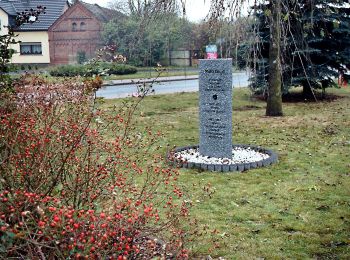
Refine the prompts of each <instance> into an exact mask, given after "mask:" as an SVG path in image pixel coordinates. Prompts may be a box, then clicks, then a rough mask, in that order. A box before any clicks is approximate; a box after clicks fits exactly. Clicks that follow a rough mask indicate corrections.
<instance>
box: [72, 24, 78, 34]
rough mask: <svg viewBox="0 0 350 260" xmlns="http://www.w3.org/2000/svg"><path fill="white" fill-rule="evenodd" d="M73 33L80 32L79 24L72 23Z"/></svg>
mask: <svg viewBox="0 0 350 260" xmlns="http://www.w3.org/2000/svg"><path fill="white" fill-rule="evenodd" d="M72 31H73V32H76V31H78V24H77V23H76V22H73V23H72Z"/></svg>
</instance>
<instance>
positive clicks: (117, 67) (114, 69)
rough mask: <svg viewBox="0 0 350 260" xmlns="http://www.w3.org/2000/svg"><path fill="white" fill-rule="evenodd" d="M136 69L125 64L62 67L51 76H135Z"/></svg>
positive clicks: (51, 73) (53, 71)
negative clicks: (94, 66)
mask: <svg viewBox="0 0 350 260" xmlns="http://www.w3.org/2000/svg"><path fill="white" fill-rule="evenodd" d="M136 72H137V69H136V67H134V66H130V65H125V64H113V63H101V64H100V66H96V68H91V67H90V68H89V67H88V66H87V65H79V64H78V65H62V66H58V67H55V68H53V69H51V70H50V75H51V76H54V77H76V76H92V75H94V74H102V73H105V74H108V75H126V74H135V73H136Z"/></svg>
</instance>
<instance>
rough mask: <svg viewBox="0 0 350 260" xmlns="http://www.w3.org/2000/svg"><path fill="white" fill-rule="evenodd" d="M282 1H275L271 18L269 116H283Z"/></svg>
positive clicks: (267, 112) (267, 107)
mask: <svg viewBox="0 0 350 260" xmlns="http://www.w3.org/2000/svg"><path fill="white" fill-rule="evenodd" d="M280 21H281V0H273V1H272V6H271V18H270V50H269V85H268V97H267V106H266V115H267V116H282V115H283V112H282V91H281V75H282V73H281V59H280V51H281V27H280Z"/></svg>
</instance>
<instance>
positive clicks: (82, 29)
mask: <svg viewBox="0 0 350 260" xmlns="http://www.w3.org/2000/svg"><path fill="white" fill-rule="evenodd" d="M85 30H86V23H84V22H81V23H80V31H85Z"/></svg>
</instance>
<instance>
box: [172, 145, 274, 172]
mask: <svg viewBox="0 0 350 260" xmlns="http://www.w3.org/2000/svg"><path fill="white" fill-rule="evenodd" d="M167 160H168V162H169V163H171V164H172V165H174V166H177V167H181V168H189V169H192V168H198V169H202V170H205V171H216V172H234V171H239V172H242V171H246V170H250V169H255V168H259V167H265V166H268V165H271V164H273V163H276V162H277V161H278V156H277V154H276V153H274V152H273V151H271V150H268V149H265V148H262V147H260V146H253V145H242V144H234V145H232V158H214V157H208V156H201V155H200V154H199V146H198V145H193V146H186V147H181V148H176V149H175V150H173V151H171V152H169V153H168V154H167Z"/></svg>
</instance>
